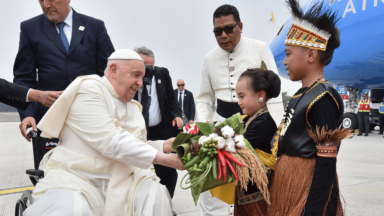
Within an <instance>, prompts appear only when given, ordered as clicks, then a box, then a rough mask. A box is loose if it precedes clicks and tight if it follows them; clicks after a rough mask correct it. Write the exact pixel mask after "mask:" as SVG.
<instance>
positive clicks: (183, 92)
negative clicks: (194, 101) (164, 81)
mask: <svg viewBox="0 0 384 216" xmlns="http://www.w3.org/2000/svg"><path fill="white" fill-rule="evenodd" d="M184 90H185V89H184ZM184 90H183V91H181V92H180V91H179V89H177V91H178V92H179V94H180V93H182V94H184Z"/></svg>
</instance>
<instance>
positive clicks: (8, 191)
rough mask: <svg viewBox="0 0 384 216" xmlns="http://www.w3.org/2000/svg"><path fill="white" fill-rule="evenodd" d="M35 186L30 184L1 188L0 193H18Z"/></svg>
mask: <svg viewBox="0 0 384 216" xmlns="http://www.w3.org/2000/svg"><path fill="white" fill-rule="evenodd" d="M33 188H35V187H34V186H29V187H21V188H12V189H5V190H0V195H5V194H11V193H18V192H22V191H26V190H33Z"/></svg>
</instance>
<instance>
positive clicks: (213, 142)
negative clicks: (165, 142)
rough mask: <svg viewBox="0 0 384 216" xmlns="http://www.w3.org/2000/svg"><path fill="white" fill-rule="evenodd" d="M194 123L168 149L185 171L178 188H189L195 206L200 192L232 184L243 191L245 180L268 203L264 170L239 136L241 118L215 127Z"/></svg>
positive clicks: (236, 116)
mask: <svg viewBox="0 0 384 216" xmlns="http://www.w3.org/2000/svg"><path fill="white" fill-rule="evenodd" d="M195 124H196V127H197V128H195V129H194V130H190V129H186V130H184V133H183V132H181V133H179V135H178V136H177V137H176V139H175V140H174V142H173V143H172V150H173V151H175V152H176V153H177V155H178V156H179V158H180V159H181V161H182V163H183V164H184V167H185V168H186V169H187V171H188V173H187V174H186V175H185V176H184V177H183V179H182V180H181V185H180V186H181V188H182V189H189V188H191V192H192V196H193V199H194V201H195V204H197V200H198V199H199V196H200V194H201V193H202V192H204V191H207V190H210V189H213V188H216V187H218V186H221V185H224V184H227V183H232V182H233V183H234V184H235V185H238V186H239V187H240V188H241V189H244V190H247V185H248V183H249V181H251V182H252V183H256V185H257V187H258V188H259V190H260V191H261V193H262V195H263V196H264V199H265V200H266V202H267V203H269V191H268V178H267V175H266V173H267V169H266V167H265V166H264V164H263V163H262V161H261V160H260V159H259V157H258V155H257V153H256V152H255V150H254V149H253V147H252V146H251V144H250V143H249V142H248V141H247V140H246V139H245V138H244V136H243V130H244V126H243V119H242V117H241V115H240V114H239V113H238V114H235V115H233V116H232V117H230V118H228V119H226V120H225V121H224V122H222V123H221V124H219V125H216V126H215V124H214V123H202V122H196V123H195ZM188 132H190V133H188ZM183 184H184V185H187V186H183Z"/></svg>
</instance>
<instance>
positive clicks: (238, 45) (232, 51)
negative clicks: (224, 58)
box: [227, 36, 243, 53]
mask: <svg viewBox="0 0 384 216" xmlns="http://www.w3.org/2000/svg"><path fill="white" fill-rule="evenodd" d="M242 39H243V37H241V36H240V40H239V43H237V45H236V46H235V48H233V50H231V51H227V52H231V53H234V52H235V51H236V49H239V48H240V46H241V42H242V41H243V40H242Z"/></svg>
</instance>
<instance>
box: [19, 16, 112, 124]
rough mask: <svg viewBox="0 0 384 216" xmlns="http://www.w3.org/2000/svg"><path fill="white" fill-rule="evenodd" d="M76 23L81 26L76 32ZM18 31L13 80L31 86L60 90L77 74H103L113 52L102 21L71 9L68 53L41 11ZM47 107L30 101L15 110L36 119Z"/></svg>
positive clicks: (25, 22)
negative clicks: (81, 29) (70, 34)
mask: <svg viewBox="0 0 384 216" xmlns="http://www.w3.org/2000/svg"><path fill="white" fill-rule="evenodd" d="M80 26H83V27H85V29H84V30H83V31H80V30H79V27H80ZM20 30H21V32H20V43H19V51H18V53H17V56H16V60H15V65H14V72H13V73H14V83H17V84H19V85H23V86H27V87H29V88H33V89H39V90H50V91H61V90H64V89H65V88H66V87H67V86H68V85H69V84H70V83H71V82H72V81H73V80H74V79H76V77H78V76H81V75H89V74H98V75H100V76H103V74H104V69H105V68H106V66H107V59H108V57H109V55H110V54H112V53H113V52H114V48H113V45H112V42H111V40H110V38H109V36H108V34H107V30H106V28H105V26H104V22H103V21H101V20H97V19H95V18H92V17H89V16H85V15H83V14H79V13H77V12H76V11H74V10H73V25H72V39H71V42H70V46H69V50H68V53H67V51H66V50H65V48H64V45H63V42H62V41H61V39H60V36H59V34H58V33H57V30H56V27H55V25H54V24H53V23H52V22H50V21H49V20H48V19H47V18H46V16H45V15H44V14H41V15H39V16H36V17H34V18H32V19H29V20H27V21H24V22H22V23H21V26H20ZM36 72H38V73H36ZM37 74H38V77H37ZM37 78H38V80H37ZM47 110H48V108H46V107H44V106H43V105H42V104H39V103H31V104H30V106H29V107H28V108H27V109H26V110H25V111H21V110H19V113H20V118H21V120H23V119H24V118H25V117H28V116H32V117H34V118H35V120H36V122H39V121H40V119H41V118H42V117H43V115H44V114H45V113H46V111H47Z"/></svg>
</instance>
